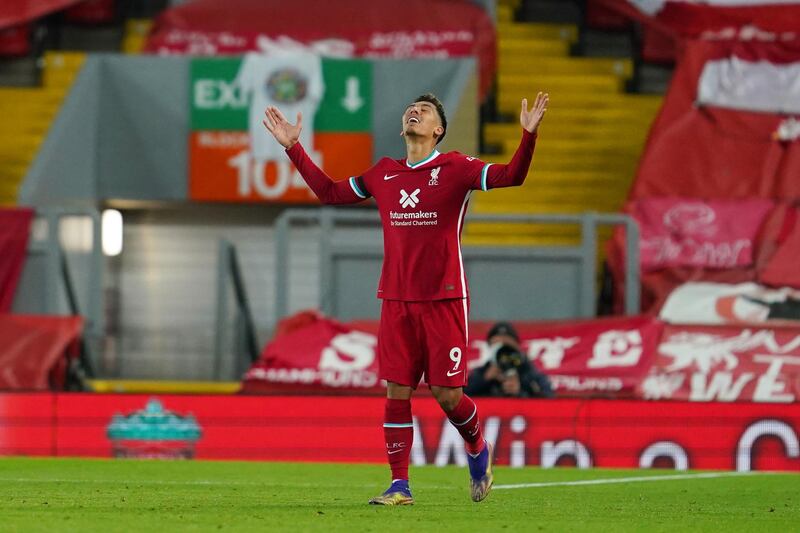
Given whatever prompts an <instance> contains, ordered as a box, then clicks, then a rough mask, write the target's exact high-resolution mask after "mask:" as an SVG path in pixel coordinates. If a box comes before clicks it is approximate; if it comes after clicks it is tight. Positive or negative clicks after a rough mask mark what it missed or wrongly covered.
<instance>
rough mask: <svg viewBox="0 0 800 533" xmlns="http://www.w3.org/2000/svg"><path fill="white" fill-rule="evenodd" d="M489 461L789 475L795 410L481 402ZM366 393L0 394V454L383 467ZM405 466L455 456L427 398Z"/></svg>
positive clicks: (799, 453)
mask: <svg viewBox="0 0 800 533" xmlns="http://www.w3.org/2000/svg"><path fill="white" fill-rule="evenodd" d="M480 408H481V419H482V423H483V430H484V435H486V438H487V439H489V441H491V442H493V443H494V444H495V446H496V447H495V450H496V460H497V464H499V465H510V466H512V467H523V466H541V467H544V468H549V467H553V466H577V467H579V468H586V467H624V468H639V467H641V468H652V467H660V468H673V469H676V470H685V469H689V468H691V469H714V470H739V471H749V470H786V471H798V470H800V448H799V447H798V435H800V405H789V406H787V405H773V404H749V403H744V404H741V403H740V404H727V403H708V404H696V403H687V402H643V401H628V400H613V401H612V400H579V399H567V400H529V399H527V400H498V399H482V400H480ZM382 421H383V402H382V401H381V400H380V399H378V398H374V397H360V396H349V397H308V396H222V397H221V396H213V397H211V396H191V395H181V396H169V395H160V396H143V395H114V394H110V395H101V396H98V395H97V394H84V393H75V394H67V393H62V394H52V393H41V394H3V395H0V454H2V455H22V454H24V455H34V456H62V457H65V456H66V457H120V458H129V457H152V458H155V457H158V458H181V459H193V458H194V459H244V460H262V461H311V462H342V463H353V462H359V463H362V462H363V463H375V464H383V463H384V462H385V452H384V451H383V450H384V441H383V427H382ZM413 423H414V433H415V435H414V444H413V448H412V451H411V461H412V463H413V464H414V465H437V466H444V465H448V464H456V465H465V464H466V456H465V454H464V443H463V440H462V439H461V437H460V436H459V434H458V432H457V431H456V430H455V428H454V427H453V426H452V425H451V424H450V423H449V421H448V420H447V418H446V417H445V415H444V413H442V411H441V409H440V407H439V406H438V404H437V403H436V401H435V400H433V399H432V398H430V397H425V398H415V399H414V420H413Z"/></svg>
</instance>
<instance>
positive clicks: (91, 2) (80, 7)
mask: <svg viewBox="0 0 800 533" xmlns="http://www.w3.org/2000/svg"><path fill="white" fill-rule="evenodd" d="M115 15H116V3H115V1H114V0H86V1H85V2H81V3H79V4H76V5H74V6H72V7H71V8H69V9H67V11H66V12H65V18H66V20H67V21H68V22H72V23H75V24H87V25H102V24H108V23H110V22H113V21H114V18H115Z"/></svg>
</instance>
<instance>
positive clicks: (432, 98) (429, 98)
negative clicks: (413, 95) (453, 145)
mask: <svg viewBox="0 0 800 533" xmlns="http://www.w3.org/2000/svg"><path fill="white" fill-rule="evenodd" d="M417 102H428V103H431V104H433V107H435V108H436V112H437V113H439V119H440V120H441V121H442V128H443V129H444V131H443V132H442V134H441V135H440V136H439V138H438V139H436V144H439V143H440V142H442V139H444V136H445V135H447V117H446V116H445V114H444V106H443V105H442V102H440V101H439V99H438V98H436V95H435V94H433V93H425V94H421V95H419V96H417V99H416V100H414V103H415V104H416V103H417Z"/></svg>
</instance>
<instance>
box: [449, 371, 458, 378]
mask: <svg viewBox="0 0 800 533" xmlns="http://www.w3.org/2000/svg"><path fill="white" fill-rule="evenodd" d="M459 372H461V370H456V371H455V372H453V371H452V370H448V371H447V377H448V378H452V377H453V376H455V375H456V374H458V373H459Z"/></svg>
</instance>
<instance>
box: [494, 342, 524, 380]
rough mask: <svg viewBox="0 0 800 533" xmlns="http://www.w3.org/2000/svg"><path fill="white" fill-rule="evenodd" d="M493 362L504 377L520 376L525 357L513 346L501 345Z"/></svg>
mask: <svg viewBox="0 0 800 533" xmlns="http://www.w3.org/2000/svg"><path fill="white" fill-rule="evenodd" d="M494 361H495V363H496V364H497V366H498V367H499V368H500V371H501V372H502V373H503V374H504V375H508V374H513V373H517V374H521V373H522V371H523V367H524V365H525V361H526V359H525V356H524V355H523V354H522V352H520V351H519V350H518V349H517V348H516V347H515V346H512V345H510V344H502V345H500V347H499V348H497V352H496V353H495V355H494Z"/></svg>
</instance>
